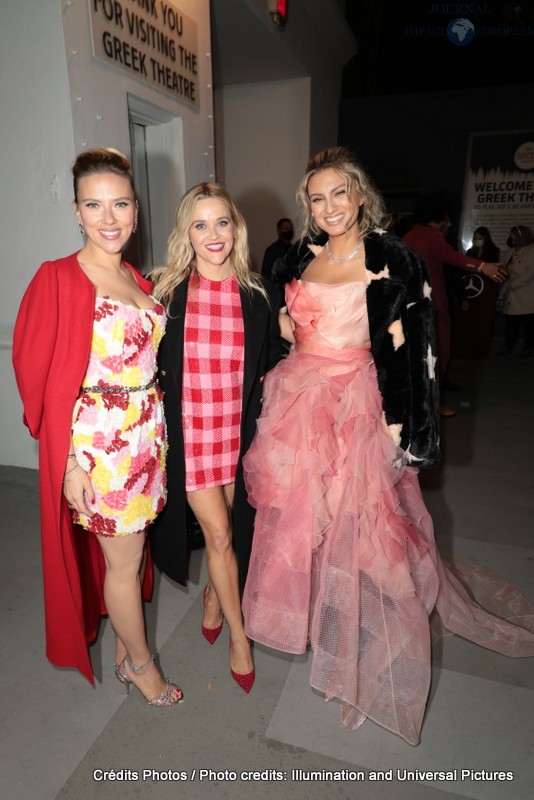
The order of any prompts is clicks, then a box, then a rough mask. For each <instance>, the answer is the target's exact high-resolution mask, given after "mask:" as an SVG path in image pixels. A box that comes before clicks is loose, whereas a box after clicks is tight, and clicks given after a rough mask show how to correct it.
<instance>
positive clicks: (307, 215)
mask: <svg viewBox="0 0 534 800" xmlns="http://www.w3.org/2000/svg"><path fill="white" fill-rule="evenodd" d="M324 169H334V170H335V171H336V172H339V174H340V175H341V176H342V177H343V178H344V179H345V181H346V182H347V192H348V193H349V194H350V193H351V192H352V189H353V188H354V189H356V191H357V192H358V193H359V194H360V195H361V196H362V198H363V204H362V205H361V207H360V212H359V214H358V227H359V229H360V233H361V235H362V237H363V236H365V235H366V234H368V233H370V232H371V231H372V230H375V228H380V227H386V226H387V213H386V208H385V205H384V201H383V199H382V195H381V194H380V192H379V191H378V189H376V187H375V185H374V184H373V182H372V180H371V178H370V177H369V176H368V175H367V173H366V172H365V170H364V169H363V167H362V166H361V164H359V163H358V161H357V159H356V157H355V155H354V154H353V153H352V152H351V151H350V150H349V149H348V148H346V147H329V148H328V149H326V150H321V152H320V153H317V155H315V156H312V158H310V160H309V161H308V164H307V166H306V172H305V174H304V177H303V179H302V181H301V182H300V185H299V187H298V189H297V202H298V203H299V205H300V206H301V208H302V210H303V212H304V231H303V235H304V236H311V237H313V236H317V235H318V234H319V233H321V232H322V231H321V229H320V228H319V226H318V225H317V223H316V222H315V219H314V217H313V214H312V210H311V203H310V198H309V195H308V182H309V180H310V178H311V176H312V175H315V173H317V172H321V171H322V170H324Z"/></svg>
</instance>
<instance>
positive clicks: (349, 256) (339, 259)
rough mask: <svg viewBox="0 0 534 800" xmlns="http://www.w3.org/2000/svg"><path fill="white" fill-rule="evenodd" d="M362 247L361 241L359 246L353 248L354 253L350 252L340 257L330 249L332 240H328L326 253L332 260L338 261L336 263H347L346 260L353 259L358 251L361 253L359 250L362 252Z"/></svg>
mask: <svg viewBox="0 0 534 800" xmlns="http://www.w3.org/2000/svg"><path fill="white" fill-rule="evenodd" d="M362 247H363V242H360V244H359V245H358V247H357V248H356V250H353V251H352V253H350V254H349V255H348V256H345V257H344V258H338V257H337V256H335V255H334V254H333V253H332V252H331V251H330V242H329V241H327V242H326V255H327V256H328V258H329V259H330V261H335V262H336V264H344V263H345V261H352V259H353V258H354V256H355V255H356V254H357V253H359V252H360V250H361V249H362Z"/></svg>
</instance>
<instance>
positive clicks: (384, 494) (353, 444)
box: [243, 280, 534, 744]
mask: <svg viewBox="0 0 534 800" xmlns="http://www.w3.org/2000/svg"><path fill="white" fill-rule="evenodd" d="M365 290H366V286H365V284H364V283H346V284H336V285H328V284H319V283H310V282H308V281H300V282H299V281H296V280H294V281H293V282H292V283H291V284H290V285H289V286H288V287H287V288H286V298H287V304H288V308H289V311H290V314H291V316H292V318H293V320H294V321H295V322H296V325H297V327H296V330H295V338H296V345H295V347H294V348H293V350H292V352H291V353H290V355H289V356H288V358H287V359H285V360H284V361H282V362H281V363H280V364H279V365H278V366H277V367H276V368H275V369H274V370H273V371H272V372H270V373H269V375H268V376H267V378H266V381H265V395H264V402H263V410H262V414H261V417H260V419H259V420H258V429H257V434H256V438H255V440H254V442H253V444H252V447H251V448H250V450H249V452H248V453H247V455H246V456H245V459H244V468H245V478H246V484H247V489H248V492H249V499H250V502H251V504H252V505H253V506H254V507H255V508H257V515H256V525H255V533H254V543H253V550H252V557H251V561H250V567H249V572H248V579H247V584H246V587H245V593H244V597H243V614H244V618H245V630H246V632H247V634H248V636H250V638H251V639H254V640H255V641H257V642H261V643H262V644H265V645H267V646H268V647H272V648H275V649H277V650H282V651H284V652H287V653H303V652H304V651H305V649H306V647H307V644H308V643H310V644H311V647H312V651H313V661H312V670H311V684H312V686H313V687H314V688H315V689H317V690H319V691H320V692H323V693H324V695H325V698H326V699H327V700H329V699H332V698H338V699H339V700H340V701H341V712H342V720H343V724H344V725H345V726H346V727H347V728H350V729H355V728H357V727H359V725H361V724H362V722H363V721H364V720H365V718H366V717H369V718H370V719H372V720H374V721H375V722H376V723H378V724H379V725H382V726H383V727H385V728H387V729H388V730H390V731H393V732H394V733H397V734H398V735H400V736H402V737H403V738H404V739H406V741H407V742H409V743H410V744H417V743H418V741H419V734H420V730H421V724H422V720H423V714H424V710H425V705H426V701H427V697H428V691H429V685H430V646H431V634H430V624H429V618H430V615H431V614H432V612H433V611H434V612H435V613H434V615H433V626H435V627H436V629H437V630H438V631H439V633H440V634H443V633H457V634H459V635H461V636H464V637H466V638H468V639H470V640H472V641H474V642H476V643H478V644H481V645H483V646H485V647H488V648H490V649H492V650H496V651H497V652H500V653H504V654H506V655H513V656H527V655H531V656H532V655H534V616H532V615H533V614H534V606H532V605H531V604H530V603H528V601H526V600H525V598H523V597H522V596H521V595H520V594H519V593H518V592H517V591H516V590H514V589H513V588H512V587H509V586H507V585H506V584H505V583H504V582H503V581H500V579H499V578H498V576H496V575H494V573H489V571H486V573H485V576H484V579H482V580H481V581H478V583H480V584H481V585H482V586H484V585H485V578H487V577H488V576H489V577H490V578H491V579H493V580H494V583H493V584H492V585H491V586H490V588H489V592H488V596H489V597H493V609H492V610H494V611H495V610H497V608H498V613H500V614H501V616H505V617H506V618H507V619H509V620H510V619H512V618H516V621H518V622H519V623H520V625H521V627H519V625H514V624H512V623H511V622H510V621H505V620H504V619H501V618H498V617H496V616H492V615H491V614H490V613H488V612H487V611H484V610H483V609H482V608H481V607H480V606H479V605H477V603H475V602H473V600H472V599H471V597H470V596H469V594H468V593H467V592H466V590H465V589H464V587H463V585H462V583H461V581H460V580H459V579H458V577H457V575H456V574H454V573H453V571H452V569H449V568H448V567H446V566H444V564H443V562H442V561H441V559H440V557H439V555H438V553H437V551H436V545H435V542H434V534H433V528H432V521H431V519H430V516H429V514H428V511H427V509H426V508H425V505H424V503H423V499H422V496H421V491H420V488H419V483H418V477H417V470H415V469H414V468H412V467H406V466H403V465H402V461H401V457H402V453H401V452H400V451H398V450H397V447H396V445H395V444H394V442H393V440H392V439H391V437H390V435H389V433H388V430H387V428H386V425H385V422H384V420H383V414H382V404H381V397H380V394H379V390H378V385H377V379H376V370H375V366H374V362H373V359H372V357H371V351H370V341H369V328H368V321H367V311H366V302H365ZM468 567H469V565H465V564H456V565H455V570H454V572H456V573H457V574H459V573H458V570H460V571H464V570H465V569H468ZM473 570H475V568H473ZM464 577H465V575H464ZM470 577H471V578H476V575H471V576H470ZM476 583H477V581H476V580H473V584H476ZM496 592H497V594H499V593H500V596H501V600H502V603H500V605H499V604H496V602H495V593H496ZM529 615H530V616H529ZM519 617H520V619H517V618H519ZM523 626H524V627H523Z"/></svg>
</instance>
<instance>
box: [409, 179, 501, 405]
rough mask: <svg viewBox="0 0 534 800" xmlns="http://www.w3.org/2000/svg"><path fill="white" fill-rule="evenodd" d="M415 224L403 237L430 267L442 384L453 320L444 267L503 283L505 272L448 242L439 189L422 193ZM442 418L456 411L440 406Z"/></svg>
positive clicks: (446, 218) (445, 213)
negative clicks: (455, 268)
mask: <svg viewBox="0 0 534 800" xmlns="http://www.w3.org/2000/svg"><path fill="white" fill-rule="evenodd" d="M414 222H415V224H414V226H413V227H412V228H411V229H410V230H409V231H408V233H407V234H406V235H405V236H404V238H403V241H404V242H405V244H406V245H407V246H408V247H409V248H410V249H411V250H414V251H415V252H416V253H418V254H419V255H420V256H422V257H423V258H424V260H425V263H426V265H427V268H428V273H429V277H430V285H431V287H432V306H433V309H434V317H435V323H436V337H437V348H438V370H439V380H440V387H441V388H443V387H444V386H445V384H446V377H447V368H448V366H449V360H450V352H451V321H450V314H449V300H448V296H447V286H446V283H445V275H444V271H443V267H444V265H445V264H450V265H451V266H453V267H459V268H460V269H465V270H468V271H471V272H480V273H482V274H483V275H486V276H487V277H488V278H491V279H492V280H494V281H496V282H497V283H502V281H503V280H504V278H505V272H504V270H503V269H501V266H502V265H501V264H498V263H486V262H485V261H483V260H481V259H478V258H474V257H473V256H470V255H469V256H468V255H464V254H463V253H459V252H458V251H457V250H455V249H454V247H451V245H450V244H449V243H448V242H447V240H446V238H445V236H446V234H447V232H448V231H449V229H450V227H451V222H450V219H449V212H448V201H447V198H446V197H445V196H444V195H443V194H441V193H439V192H429V193H427V194H423V195H421V197H420V198H419V199H418V201H417V203H416V205H415V208H414ZM440 414H441V416H443V417H450V416H454V414H455V412H454V411H453V410H452V409H449V408H447V407H446V406H441V407H440Z"/></svg>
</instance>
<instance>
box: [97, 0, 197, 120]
mask: <svg viewBox="0 0 534 800" xmlns="http://www.w3.org/2000/svg"><path fill="white" fill-rule="evenodd" d="M89 7H90V9H91V25H92V32H93V50H94V54H95V56H96V58H98V59H101V60H102V61H105V62H106V63H107V64H109V63H112V64H113V65H114V66H116V67H118V68H119V69H122V70H124V71H125V72H127V73H128V74H129V75H131V76H134V77H136V78H137V79H139V80H141V81H143V82H144V83H148V84H150V85H151V86H155V87H156V88H158V89H160V90H161V91H162V92H165V93H166V94H169V95H172V96H173V97H174V98H175V99H179V100H181V101H183V102H185V103H188V104H189V105H192V106H195V107H196V108H198V106H199V99H198V43H197V25H196V22H195V21H194V20H192V19H190V17H188V16H186V15H185V14H183V13H182V12H181V11H180V10H179V9H178V8H176V6H175V5H174V4H173V3H170V2H166V0H89Z"/></svg>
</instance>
